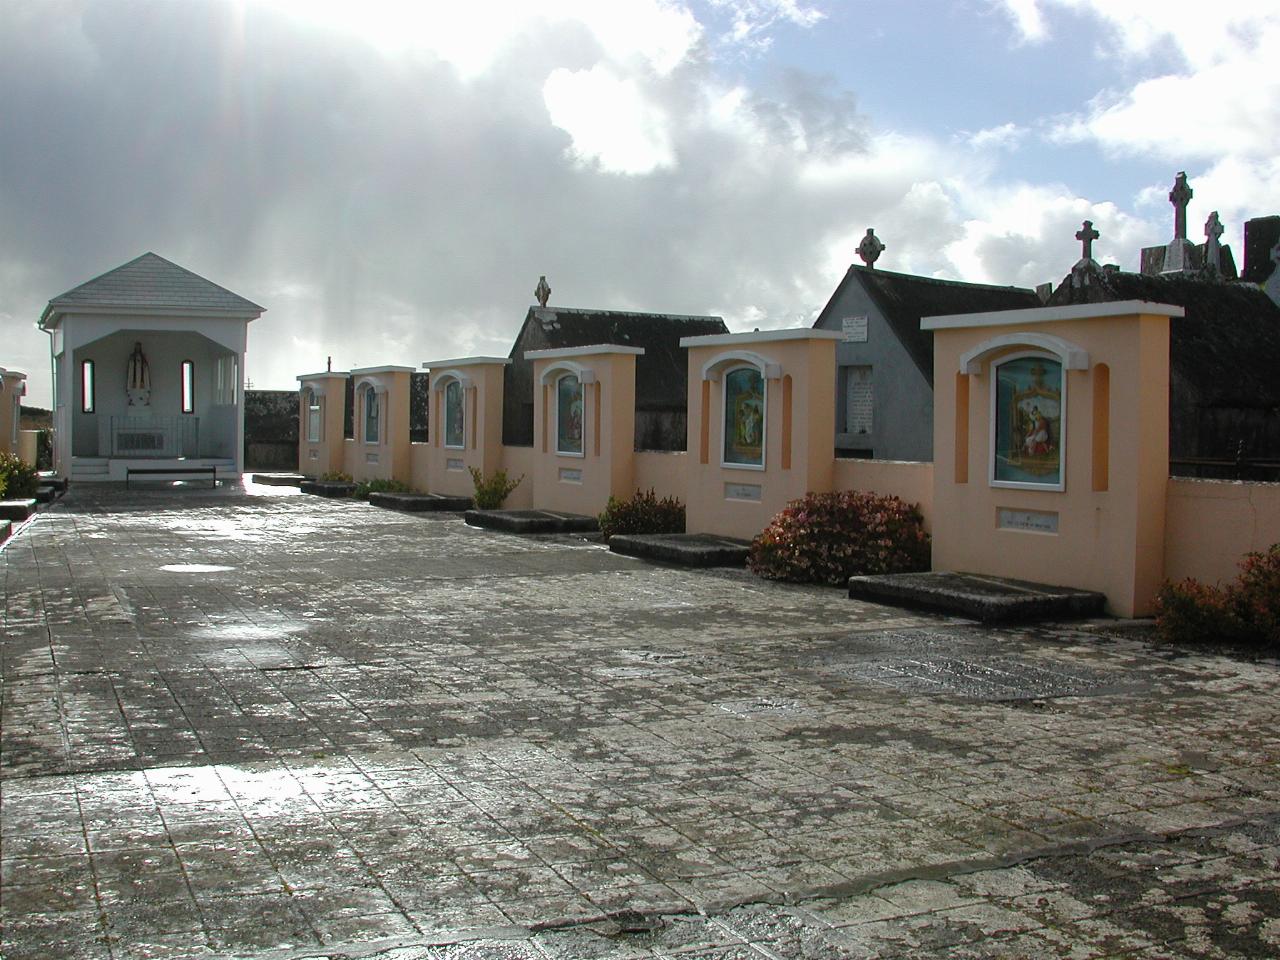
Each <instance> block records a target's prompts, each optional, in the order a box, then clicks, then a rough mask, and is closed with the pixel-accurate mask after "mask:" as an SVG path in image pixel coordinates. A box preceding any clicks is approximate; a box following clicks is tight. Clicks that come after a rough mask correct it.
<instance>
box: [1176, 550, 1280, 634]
mask: <svg viewBox="0 0 1280 960" xmlns="http://www.w3.org/2000/svg"><path fill="white" fill-rule="evenodd" d="M1156 628H1157V629H1158V630H1159V631H1160V635H1161V636H1162V637H1164V638H1165V639H1166V640H1172V641H1175V642H1184V643H1232V644H1242V645H1248V646H1262V647H1270V648H1276V647H1280V543H1276V544H1272V545H1271V547H1270V548H1269V549H1268V550H1266V551H1265V552H1262V553H1248V554H1245V556H1244V558H1243V559H1242V560H1241V561H1240V575H1239V576H1238V577H1237V578H1236V579H1235V581H1234V582H1233V583H1229V584H1227V585H1226V586H1223V587H1212V586H1206V585H1205V584H1203V583H1200V582H1199V581H1198V580H1190V579H1188V580H1182V581H1180V582H1178V583H1168V582H1166V583H1165V584H1164V585H1163V586H1161V587H1160V592H1159V593H1158V594H1157V595H1156Z"/></svg>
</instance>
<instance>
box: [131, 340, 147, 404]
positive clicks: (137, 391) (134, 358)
mask: <svg viewBox="0 0 1280 960" xmlns="http://www.w3.org/2000/svg"><path fill="white" fill-rule="evenodd" d="M125 392H126V393H127V394H128V396H129V406H131V407H149V406H151V366H150V364H148V363H147V355H146V354H145V353H143V352H142V343H141V342H140V341H135V342H134V344H133V353H131V354H130V355H129V366H128V369H127V371H126V373H125Z"/></svg>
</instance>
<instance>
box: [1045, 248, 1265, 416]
mask: <svg viewBox="0 0 1280 960" xmlns="http://www.w3.org/2000/svg"><path fill="white" fill-rule="evenodd" d="M1112 300H1143V301H1146V302H1148V303H1167V304H1170V305H1172V306H1177V307H1182V308H1183V309H1185V310H1186V316H1184V317H1173V318H1172V319H1171V320H1170V326H1169V341H1170V342H1169V363H1170V367H1171V369H1172V372H1173V374H1174V375H1175V376H1176V377H1178V378H1180V379H1181V380H1183V382H1185V383H1186V384H1187V385H1188V386H1190V387H1191V388H1192V390H1193V391H1194V392H1195V395H1196V399H1197V402H1198V403H1199V404H1201V405H1209V406H1230V407H1274V406H1276V405H1278V404H1280V307H1277V306H1276V304H1274V303H1273V302H1272V301H1271V298H1270V297H1268V296H1267V295H1266V294H1265V293H1264V292H1263V291H1262V290H1261V289H1259V288H1258V287H1256V286H1254V285H1253V284H1249V283H1242V282H1222V281H1215V280H1208V279H1204V278H1203V277H1200V276H1196V275H1194V274H1174V275H1170V276H1162V277H1150V276H1143V275H1142V274H1138V273H1125V272H1122V271H1119V270H1107V271H1105V272H1101V273H1098V274H1094V276H1093V278H1092V282H1091V283H1090V285H1089V286H1088V287H1086V288H1084V289H1083V290H1082V289H1078V288H1077V289H1073V288H1072V285H1071V278H1070V277H1068V278H1067V279H1066V280H1064V281H1063V283H1062V284H1061V285H1060V286H1059V287H1058V289H1057V290H1055V291H1054V294H1053V297H1052V298H1051V300H1050V301H1049V302H1050V304H1052V305H1054V306H1058V305H1064V304H1069V303H1079V302H1089V303H1105V302H1107V301H1112Z"/></svg>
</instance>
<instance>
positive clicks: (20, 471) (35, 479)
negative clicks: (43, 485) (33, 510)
mask: <svg viewBox="0 0 1280 960" xmlns="http://www.w3.org/2000/svg"><path fill="white" fill-rule="evenodd" d="M39 489H40V475H39V474H38V473H37V472H36V468H35V467H33V466H32V465H31V464H29V463H27V462H26V461H24V460H19V459H18V457H17V456H16V455H15V454H12V453H0V490H3V491H4V496H6V497H9V498H10V499H13V500H26V499H28V498H29V497H34V496H35V495H36V491H37V490H39Z"/></svg>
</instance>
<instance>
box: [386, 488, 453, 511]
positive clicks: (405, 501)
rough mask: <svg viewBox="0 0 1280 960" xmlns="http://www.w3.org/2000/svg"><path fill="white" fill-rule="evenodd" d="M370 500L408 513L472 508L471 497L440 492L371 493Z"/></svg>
mask: <svg viewBox="0 0 1280 960" xmlns="http://www.w3.org/2000/svg"><path fill="white" fill-rule="evenodd" d="M369 502H370V503H371V504H373V505H374V506H375V507H385V508H386V509H388V510H404V511H405V512H407V513H430V512H436V511H452V512H461V511H463V510H470V509H471V504H472V501H471V498H470V497H446V496H444V495H443V494H439V493H379V492H375V493H370V494H369Z"/></svg>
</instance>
